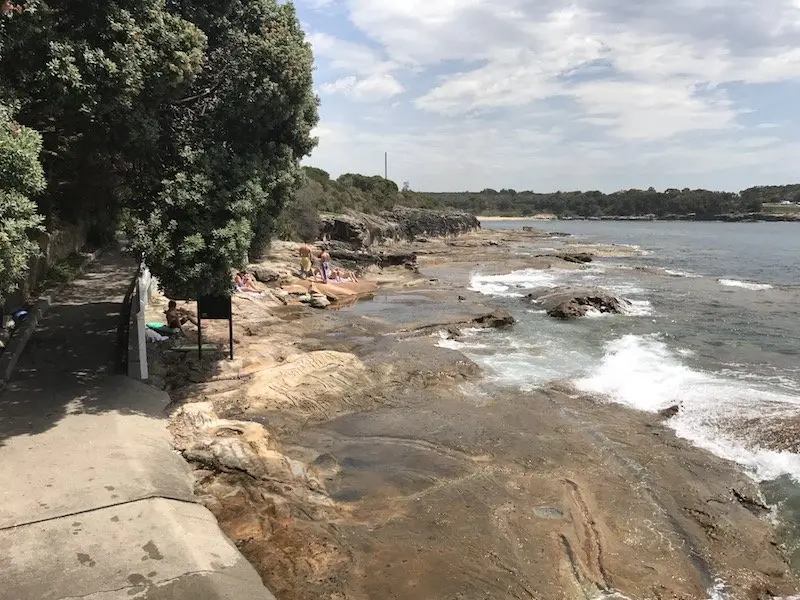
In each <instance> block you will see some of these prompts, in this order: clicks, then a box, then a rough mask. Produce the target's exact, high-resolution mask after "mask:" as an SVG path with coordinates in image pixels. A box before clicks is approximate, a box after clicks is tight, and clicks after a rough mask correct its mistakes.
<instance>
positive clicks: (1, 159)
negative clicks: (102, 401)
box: [0, 1, 45, 327]
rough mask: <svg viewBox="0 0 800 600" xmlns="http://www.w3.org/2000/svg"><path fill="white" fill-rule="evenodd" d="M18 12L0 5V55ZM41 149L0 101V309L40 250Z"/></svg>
mask: <svg viewBox="0 0 800 600" xmlns="http://www.w3.org/2000/svg"><path fill="white" fill-rule="evenodd" d="M20 9H21V7H20V6H19V5H15V4H12V3H11V2H8V1H5V2H3V3H2V5H0V55H2V51H3V47H2V39H3V33H4V31H5V28H6V26H7V25H8V23H9V22H10V20H11V18H12V17H13V16H14V15H16V14H19V12H20ZM41 149H42V138H41V136H40V135H39V134H38V133H37V132H36V131H33V130H32V129H30V128H28V127H23V126H21V125H20V124H19V123H17V122H16V121H15V120H14V118H13V114H12V111H11V108H10V107H9V106H8V105H6V104H3V103H2V102H0V309H2V308H3V305H4V304H5V300H6V297H7V296H8V295H9V294H10V293H12V292H14V291H15V290H16V289H17V287H18V285H19V283H20V282H21V281H22V280H23V279H24V278H25V276H26V274H27V272H28V267H29V265H30V261H31V259H32V258H33V256H34V255H36V254H37V253H38V251H39V247H38V245H37V244H36V242H35V241H33V239H32V237H31V234H32V233H34V232H35V231H37V230H39V229H40V227H41V221H42V218H41V217H40V216H39V214H38V213H37V210H36V204H35V203H34V201H33V200H32V196H35V195H37V194H39V193H40V192H41V191H42V190H43V189H44V187H45V179H44V171H43V170H42V165H41V162H40V161H39V154H40V152H41ZM0 312H2V311H0ZM2 325H3V324H2V323H0V327H1V326H2Z"/></svg>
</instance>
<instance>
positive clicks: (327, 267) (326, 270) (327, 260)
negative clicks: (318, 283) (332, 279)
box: [319, 246, 331, 283]
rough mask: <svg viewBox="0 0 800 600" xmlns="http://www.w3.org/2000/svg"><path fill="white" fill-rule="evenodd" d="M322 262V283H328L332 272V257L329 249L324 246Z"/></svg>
mask: <svg viewBox="0 0 800 600" xmlns="http://www.w3.org/2000/svg"><path fill="white" fill-rule="evenodd" d="M319 259H320V261H321V262H322V281H323V282H325V283H328V275H329V274H330V272H331V255H330V254H328V249H327V248H326V247H325V246H323V247H322V254H321V255H320V257H319Z"/></svg>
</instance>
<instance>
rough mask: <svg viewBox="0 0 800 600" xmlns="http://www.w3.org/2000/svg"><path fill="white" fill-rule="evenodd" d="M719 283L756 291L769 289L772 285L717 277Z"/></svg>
mask: <svg viewBox="0 0 800 600" xmlns="http://www.w3.org/2000/svg"><path fill="white" fill-rule="evenodd" d="M717 281H718V282H719V284H720V285H724V286H726V287H738V288H743V289H745V290H752V291H754V292H758V291H761V290H771V289H772V286H771V285H770V284H768V283H755V282H753V281H739V280H738V279H719V280H717Z"/></svg>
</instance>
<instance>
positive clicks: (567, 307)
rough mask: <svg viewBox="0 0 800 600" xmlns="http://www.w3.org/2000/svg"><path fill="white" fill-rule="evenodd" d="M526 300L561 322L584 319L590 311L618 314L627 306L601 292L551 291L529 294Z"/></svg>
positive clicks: (625, 303) (620, 299) (626, 302)
mask: <svg viewBox="0 0 800 600" xmlns="http://www.w3.org/2000/svg"><path fill="white" fill-rule="evenodd" d="M528 300H530V301H531V302H532V303H533V304H535V305H536V306H538V307H540V308H542V309H544V310H545V311H546V312H547V314H548V315H549V316H551V317H554V318H556V319H562V320H568V319H577V318H580V317H585V316H586V314H587V313H588V312H589V311H590V310H596V311H599V312H601V313H611V314H619V313H622V312H624V309H625V307H626V306H627V305H628V304H629V302H628V301H627V300H625V299H624V298H616V297H615V296H612V295H610V294H608V293H606V292H604V291H602V290H569V289H568V290H551V291H549V292H547V293H545V294H543V295H541V296H536V295H534V294H529V295H528Z"/></svg>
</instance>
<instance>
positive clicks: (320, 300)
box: [308, 292, 331, 308]
mask: <svg viewBox="0 0 800 600" xmlns="http://www.w3.org/2000/svg"><path fill="white" fill-rule="evenodd" d="M308 304H309V306H311V307H312V308H327V307H329V306H330V305H331V301H330V300H328V297H327V296H326V295H325V294H321V293H319V292H318V293H316V294H311V299H310V300H309V302H308Z"/></svg>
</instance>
